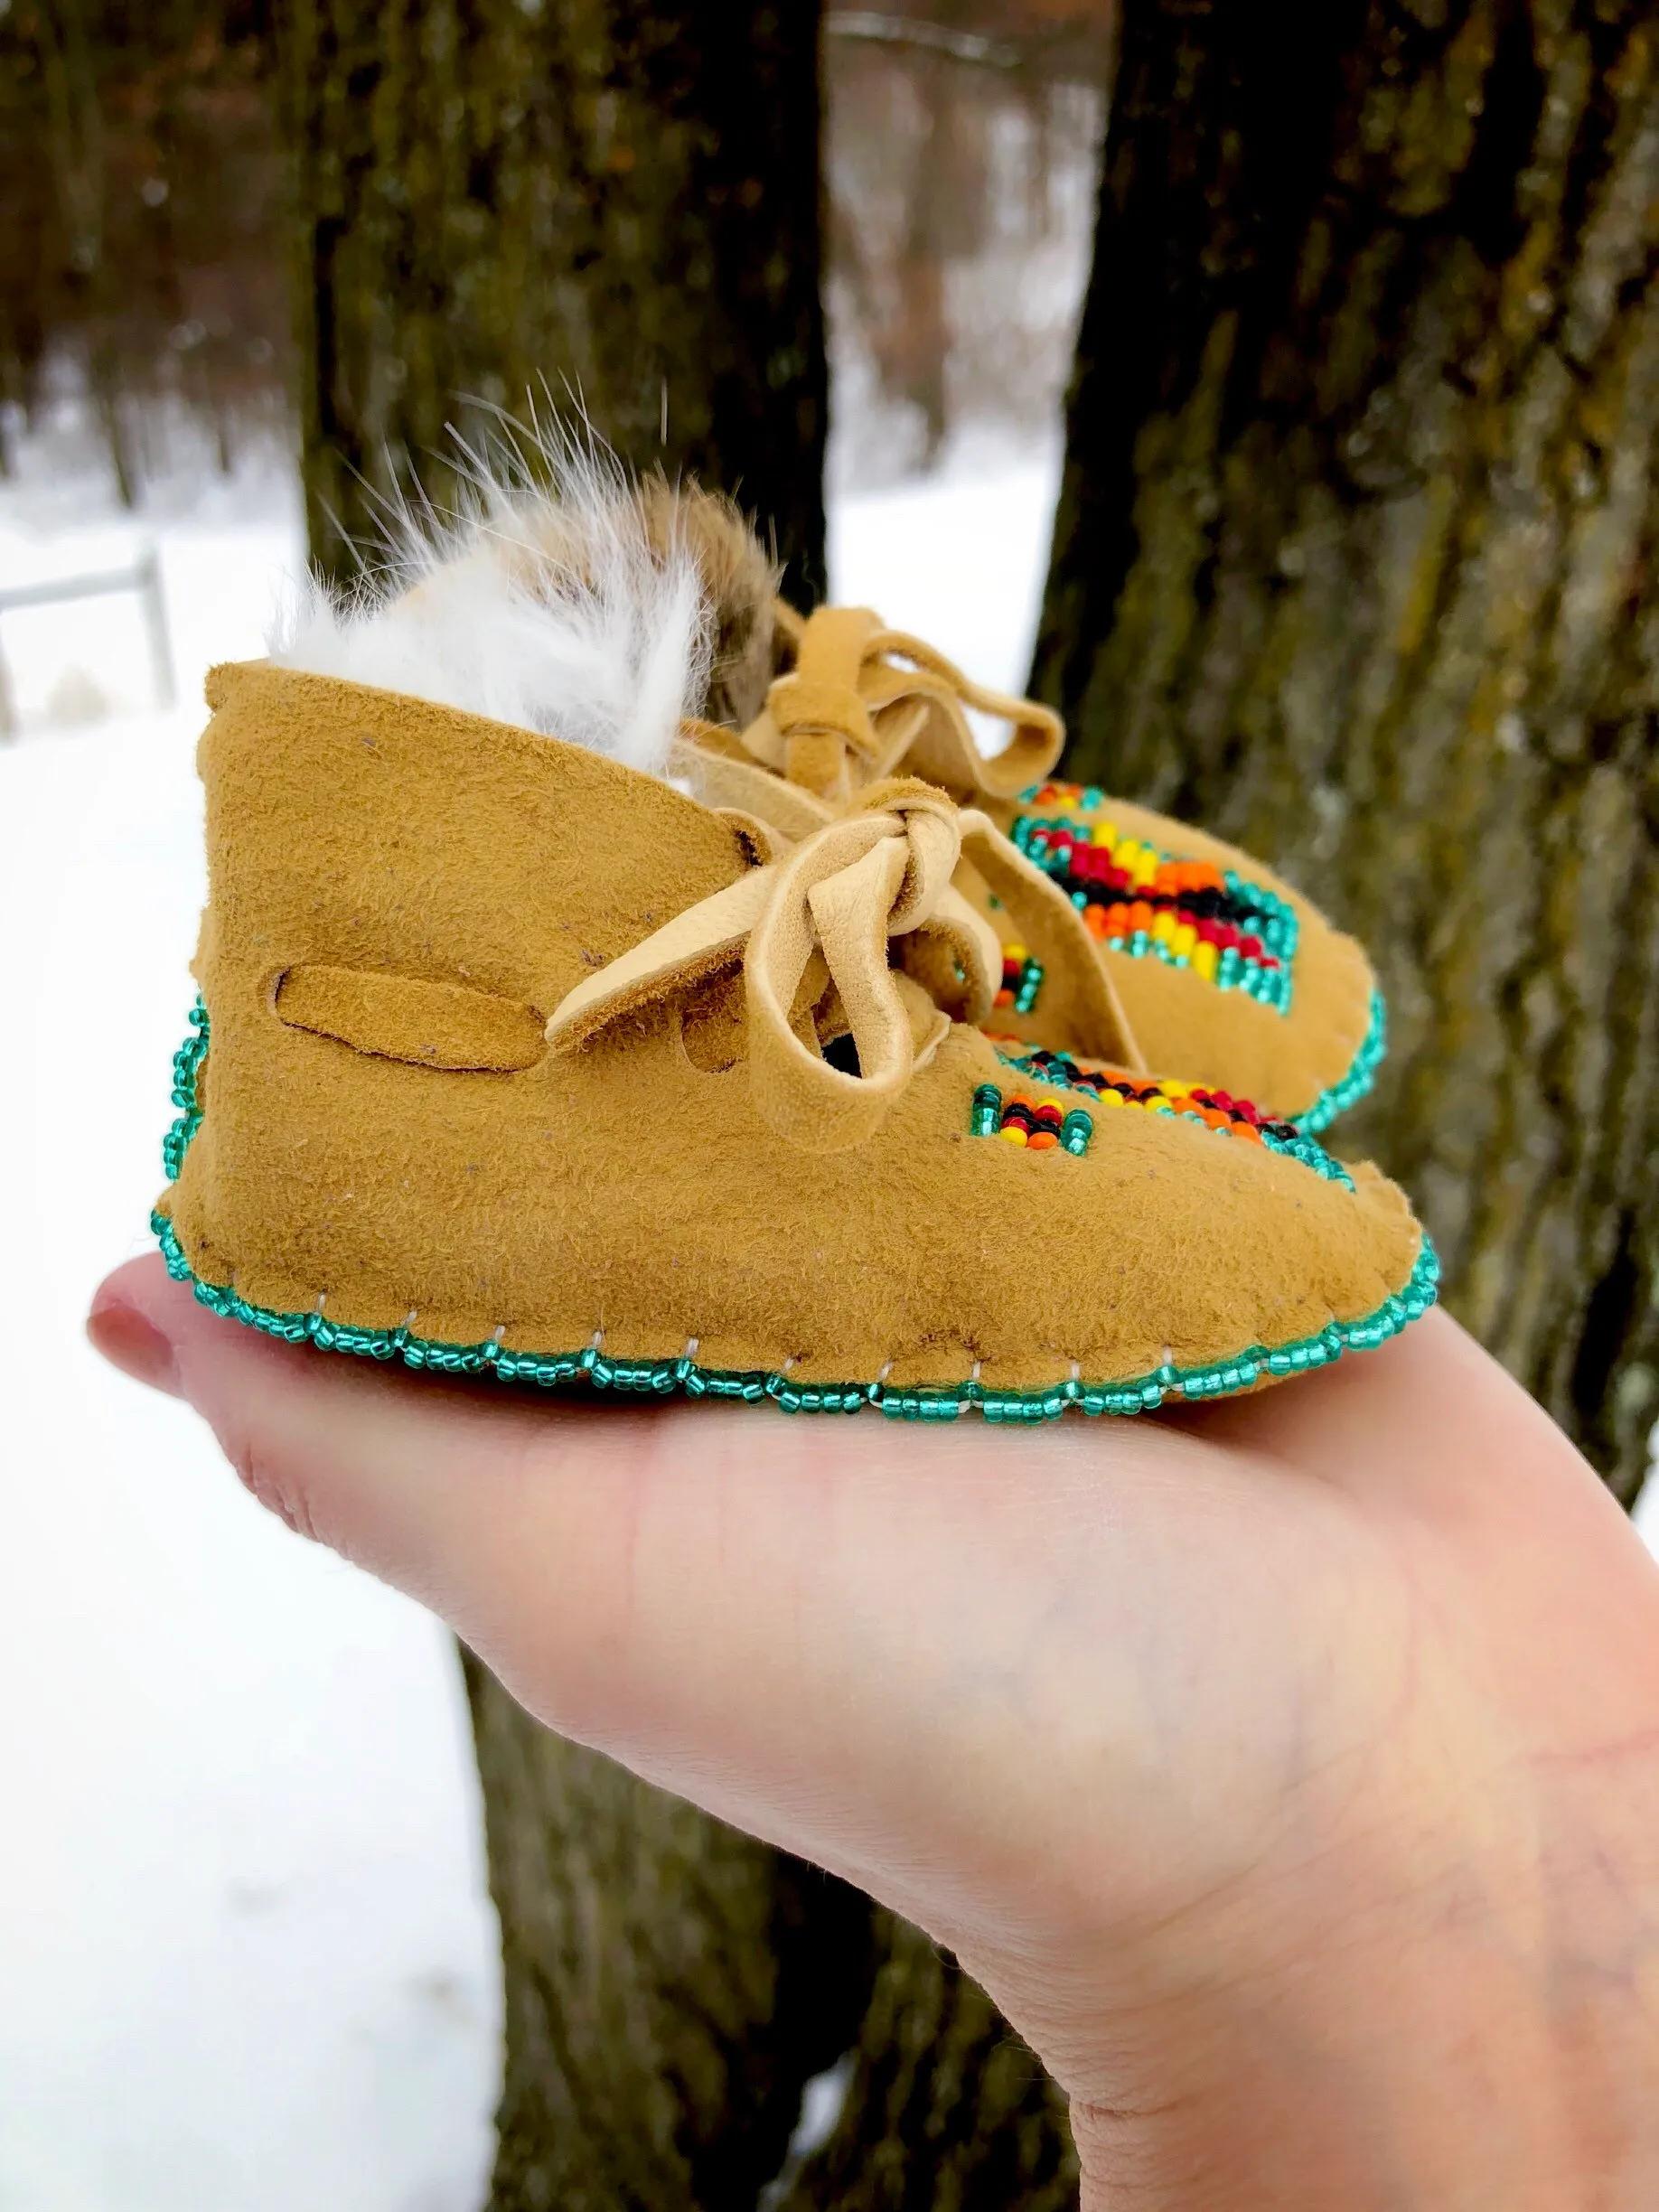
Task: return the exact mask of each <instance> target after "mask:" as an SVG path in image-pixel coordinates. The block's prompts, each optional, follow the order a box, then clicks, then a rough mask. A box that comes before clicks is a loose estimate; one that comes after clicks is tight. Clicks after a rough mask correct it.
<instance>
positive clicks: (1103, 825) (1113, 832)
mask: <svg viewBox="0 0 1659 2212" xmlns="http://www.w3.org/2000/svg"><path fill="white" fill-rule="evenodd" d="M1117 841H1118V825H1117V823H1116V822H1109V821H1097V822H1096V823H1095V825H1094V827H1093V829H1091V830H1090V832H1089V842H1090V844H1091V845H1102V846H1111V845H1115V844H1116V843H1117Z"/></svg>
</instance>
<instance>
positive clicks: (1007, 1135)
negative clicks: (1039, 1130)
mask: <svg viewBox="0 0 1659 2212" xmlns="http://www.w3.org/2000/svg"><path fill="white" fill-rule="evenodd" d="M997 1134H998V1137H1000V1138H1001V1139H1002V1141H1003V1143H1004V1144H1015V1145H1023V1144H1024V1143H1025V1141H1026V1132H1025V1130H1024V1129H1020V1128H1019V1127H1018V1126H1017V1125H1014V1126H1011V1127H1009V1128H1008V1129H998V1131H997Z"/></svg>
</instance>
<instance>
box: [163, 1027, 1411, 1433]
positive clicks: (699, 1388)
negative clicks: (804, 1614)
mask: <svg viewBox="0 0 1659 2212" xmlns="http://www.w3.org/2000/svg"><path fill="white" fill-rule="evenodd" d="M191 1021H192V1026H193V1028H194V1031H195V1035H194V1036H191V1037H188V1038H186V1040H185V1042H184V1044H183V1045H182V1046H181V1048H180V1050H179V1052H178V1054H175V1056H174V1059H173V1075H174V1083H173V1099H174V1102H175V1104H177V1105H178V1106H179V1107H180V1108H181V1113H180V1119H179V1120H177V1121H175V1122H174V1124H173V1128H172V1129H170V1130H169V1131H168V1135H167V1140H166V1144H165V1147H164V1152H165V1155H166V1157H168V1158H174V1159H177V1160H182V1159H183V1156H184V1152H185V1150H186V1149H187V1148H188V1147H189V1144H190V1141H191V1139H192V1137H193V1136H194V1135H195V1133H196V1130H197V1129H199V1128H200V1127H201V1126H202V1104H201V1098H200V1092H199V1079H200V1076H201V1072H202V1061H203V1060H204V1059H205V1058H206V1056H207V1040H208V1021H207V1011H206V1008H204V1007H203V1006H202V1002H201V1000H200V999H198V1000H197V1002H196V1006H195V1008H194V1009H193V1010H192V1015H191ZM989 1087H990V1088H994V1087H995V1086H989ZM181 1092H183V1097H181V1096H180V1093H181ZM181 1131H182V1132H183V1134H181V1133H180V1132H181ZM150 1230H151V1233H152V1234H153V1235H154V1236H155V1240H156V1242H158V1243H159V1244H160V1246H161V1251H162V1258H163V1260H164V1262H165V1264H166V1269H167V1272H168V1274H169V1275H171V1276H172V1277H173V1280H174V1281H175V1282H187V1283H189V1284H190V1285H191V1287H192V1290H193V1291H194V1293H195V1296H196V1298H197V1299H198V1300H199V1302H200V1303H201V1304H202V1305H203V1306H205V1307H206V1308H208V1309H209V1311H210V1312H211V1313H216V1314H221V1315H223V1316H224V1317H225V1318H226V1319H228V1320H231V1321H239V1322H240V1323H241V1324H242V1325H243V1326H244V1327H247V1328H253V1329H258V1331H259V1332H260V1333H261V1335H263V1336H276V1337H279V1338H280V1339H281V1340H282V1341H283V1342H284V1343H285V1344H311V1345H316V1346H317V1348H318V1349H319V1350H321V1351H326V1352H345V1353H350V1354H353V1355H354V1356H355V1357H358V1358H361V1359H372V1360H380V1361H382V1362H386V1361H390V1360H401V1362H402V1363H403V1364H404V1365H405V1366H406V1367H410V1368H414V1369H417V1370H418V1371H422V1372H425V1373H432V1374H466V1375H473V1374H493V1375H495V1376H497V1377H498V1378H499V1379H500V1380H501V1382H534V1383H537V1384H539V1385H540V1386H541V1387H543V1388H545V1389H554V1388H557V1387H558V1385H560V1384H562V1383H567V1382H581V1381H586V1382H591V1383H592V1384H593V1385H594V1387H595V1389H597V1390H619V1391H636V1392H648V1393H650V1394H651V1395H652V1396H655V1397H663V1398H665V1397H670V1396H671V1395H672V1394H673V1392H676V1391H683V1392H685V1394H686V1396H687V1397H688V1398H714V1399H729V1400H735V1401H738V1402H740V1403H742V1404H746V1405H755V1404H759V1403H760V1402H761V1401H763V1400H767V1399H770V1400H771V1401H772V1402H773V1404H774V1405H777V1406H780V1407H782V1409H783V1411H784V1412H786V1413H860V1412H862V1411H864V1409H865V1407H866V1406H873V1407H874V1408H875V1409H876V1411H877V1412H880V1413H883V1414H885V1415H886V1417H887V1418H888V1419H889V1420H912V1421H953V1420H960V1419H961V1416H962V1415H963V1414H964V1413H974V1412H977V1413H979V1415H980V1416H981V1417H982V1418H983V1419H984V1420H988V1421H994V1422H998V1423H1005V1422H1008V1423H1019V1422H1033V1421H1046V1420H1058V1419H1059V1418H1060V1416H1061V1415H1062V1414H1063V1413H1064V1412H1065V1411H1066V1410H1067V1408H1068V1407H1075V1408H1076V1409H1077V1411H1079V1412H1083V1413H1086V1414H1089V1415H1091V1416H1095V1415H1099V1414H1102V1413H1111V1414H1132V1413H1148V1412H1152V1411H1155V1410H1156V1409H1157V1408H1158V1406H1160V1405H1161V1404H1162V1403H1163V1402H1164V1400H1165V1399H1166V1398H1167V1397H1171V1396H1174V1397H1179V1398H1183V1399H1185V1400H1186V1401H1189V1402H1190V1401H1194V1400H1195V1399H1201V1398H1223V1397H1225V1396H1227V1395H1228V1394H1229V1393H1230V1392H1233V1391H1241V1390H1249V1389H1250V1388H1251V1385H1252V1384H1254V1383H1256V1382H1260V1381H1261V1378H1262V1377H1263V1376H1264V1375H1292V1374H1305V1373H1311V1372H1312V1371H1313V1370H1314V1369H1315V1368H1318V1367H1327V1366H1329V1365H1330V1364H1331V1362H1332V1361H1333V1360H1337V1359H1340V1358H1341V1357H1342V1355H1343V1354H1344V1353H1345V1352H1360V1351H1369V1350H1371V1349H1372V1348H1373V1347H1374V1346H1375V1345H1382V1344H1386V1343H1387V1342H1388V1341H1389V1339H1390V1338H1391V1337H1392V1336H1398V1335H1399V1334H1400V1332H1401V1329H1403V1328H1405V1327H1406V1326H1408V1324H1409V1323H1411V1322H1412V1321H1415V1320H1416V1319H1418V1317H1420V1315H1422V1314H1425V1313H1427V1312H1428V1310H1429V1308H1430V1307H1431V1306H1432V1305H1433V1304H1434V1302H1435V1298H1436V1296H1437V1293H1438V1289H1439V1279H1440V1263H1439V1260H1438V1259H1437V1257H1436V1255H1435V1251H1434V1247H1433V1246H1432V1245H1431V1244H1430V1243H1429V1239H1428V1238H1427V1237H1426V1236H1425V1237H1424V1238H1423V1241H1422V1244H1421V1246H1420V1249H1419V1251H1418V1255H1417V1261H1416V1263H1415V1265H1414V1266H1413V1268H1412V1270H1411V1274H1410V1276H1409V1277H1408V1278H1407V1279H1406V1281H1405V1283H1404V1284H1403V1285H1402V1287H1401V1289H1399V1290H1397V1291H1395V1292H1394V1293H1393V1294H1392V1296H1390V1297H1388V1298H1384V1299H1383V1300H1382V1304H1381V1305H1380V1306H1377V1307H1375V1308H1373V1310H1372V1311H1371V1312H1370V1313H1368V1314H1365V1315H1364V1316H1363V1317H1361V1318H1360V1319H1359V1320H1357V1321H1336V1320H1332V1321H1331V1322H1329V1323H1328V1324H1327V1326H1326V1327H1324V1328H1323V1329H1320V1330H1319V1331H1317V1334H1315V1335H1314V1336H1299V1337H1297V1338H1295V1339H1293V1340H1292V1341H1291V1342H1289V1343H1288V1344H1282V1345H1274V1346H1272V1347H1269V1346H1267V1345H1250V1346H1249V1347H1247V1348H1246V1349H1245V1350H1242V1351H1241V1352H1239V1353H1238V1354H1235V1356H1234V1357H1233V1358H1232V1359H1230V1360H1215V1361H1212V1362H1211V1363H1210V1364H1207V1365H1205V1366H1197V1367H1180V1366H1177V1365H1176V1364H1173V1363H1170V1362H1167V1363H1166V1364H1164V1365H1163V1366H1161V1367H1156V1368H1153V1369H1152V1370H1151V1371H1150V1372H1149V1373H1146V1374H1144V1375H1139V1376H1137V1377H1135V1378H1134V1379H1133V1380H1131V1381H1128V1382H1112V1383H1093V1382H1084V1381H1083V1379H1082V1377H1081V1376H1079V1375H1076V1374H1073V1375H1072V1376H1071V1377H1070V1378H1069V1379H1068V1380H1067V1381H1066V1382H1059V1383H1055V1384H1054V1385H1053V1386H1052V1387H1051V1388H1049V1389H1047V1390H1033V1391H1007V1390H992V1389H990V1388H989V1387H988V1386H987V1385H986V1384H984V1383H982V1382H977V1381H972V1380H970V1381H968V1382H961V1383H958V1384H956V1385H954V1386H953V1387H951V1388H938V1387H932V1386H930V1387H925V1388H918V1389H914V1390H904V1389H893V1388H891V1387H890V1386H889V1385H887V1384H886V1383H885V1382H880V1381H876V1382H848V1383H803V1382H791V1381H790V1379H789V1377H788V1376H787V1375H786V1374H782V1373H773V1372H772V1371H770V1370H767V1369H758V1368H757V1369H753V1370H743V1371H734V1370H731V1369H726V1368H715V1367H703V1366H700V1365H699V1364H698V1362H697V1361H696V1360H694V1359H692V1358H691V1357H690V1356H689V1354H682V1355H681V1356H680V1358H679V1359H675V1360H607V1359H605V1357H603V1356H602V1354H601V1353H600V1350H599V1347H598V1344H597V1342H596V1341H595V1343H594V1344H591V1345H587V1346H586V1349H584V1350H583V1351H580V1352H567V1353H552V1354H547V1353H536V1352H518V1351H509V1350H508V1349H507V1347H506V1346H505V1345H503V1344H502V1343H501V1341H500V1338H499V1336H492V1337H489V1338H487V1339H486V1340H485V1341H484V1342H483V1344H476V1345H455V1344H443V1343H440V1342H438V1341H436V1339H434V1338H432V1337H426V1336H416V1335H415V1334H414V1332H413V1331H412V1330H411V1328H410V1327H409V1326H408V1324H407V1323H406V1324H405V1325H404V1326H402V1327H399V1328H395V1329H367V1328H352V1327H350V1326H347V1325H346V1324H344V1323H342V1322H339V1321H331V1320H329V1319H328V1318H327V1317H325V1315H324V1313H323V1310H322V1304H323V1301H322V1300H319V1301H318V1304H317V1306H316V1307H315V1308H313V1309H312V1311H311V1312H309V1313H303V1314H285V1313H277V1312H275V1311H273V1310H272V1309H271V1308H269V1307H266V1306H256V1305H254V1304H252V1302H251V1301H250V1300H248V1298H243V1297H242V1296H241V1295H240V1294H239V1292H238V1291H236V1290H234V1289H231V1287H230V1285H229V1284H228V1283H224V1284H219V1283H209V1282H204V1281H203V1280H202V1278H201V1276H199V1275H198V1274H197V1273H196V1271H195V1270H194V1269H193V1268H192V1266H191V1264H190V1261H189V1259H188V1258H187V1257H186V1255H185V1251H184V1248H183V1245H182V1244H181V1243H180V1242H179V1238H178V1233H177V1231H176V1230H175V1229H174V1228H173V1223H171V1222H170V1221H169V1220H168V1218H167V1216H166V1215H165V1214H164V1213H162V1211H161V1210H160V1208H159V1207H158V1208H157V1209H156V1210H155V1212H154V1213H153V1214H151V1216H150Z"/></svg>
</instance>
